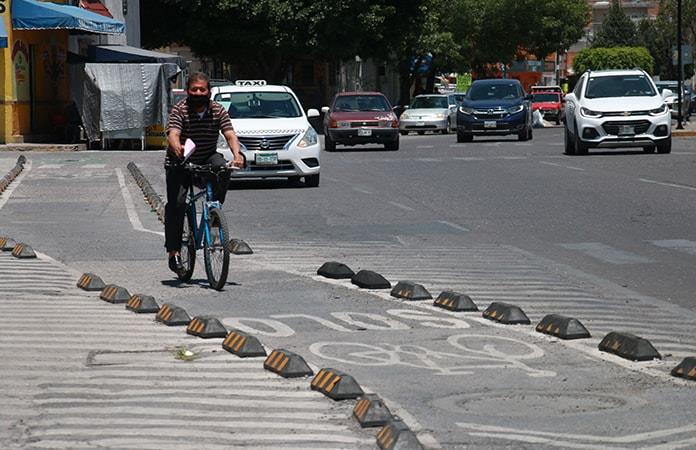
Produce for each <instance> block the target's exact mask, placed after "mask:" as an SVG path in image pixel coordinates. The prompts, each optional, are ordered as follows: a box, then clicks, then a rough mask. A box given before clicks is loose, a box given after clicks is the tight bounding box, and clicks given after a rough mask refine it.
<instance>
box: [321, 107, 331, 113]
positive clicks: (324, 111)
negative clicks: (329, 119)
mask: <svg viewBox="0 0 696 450" xmlns="http://www.w3.org/2000/svg"><path fill="white" fill-rule="evenodd" d="M321 112H323V113H324V114H327V113H328V112H329V107H328V106H322V107H321Z"/></svg>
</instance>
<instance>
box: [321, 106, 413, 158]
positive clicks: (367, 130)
mask: <svg viewBox="0 0 696 450" xmlns="http://www.w3.org/2000/svg"><path fill="white" fill-rule="evenodd" d="M321 110H322V112H323V113H324V149H325V150H326V151H328V152H330V151H334V150H336V145H337V144H340V145H357V144H383V145H384V147H385V148H386V149H387V150H398V149H399V120H398V119H397V117H396V115H395V114H394V112H393V111H392V106H391V104H390V103H389V100H387V97H385V96H384V95H383V94H381V93H379V92H342V93H340V94H336V96H335V97H334V99H333V101H332V102H331V106H330V107H328V106H325V107H323V108H322V109H321Z"/></svg>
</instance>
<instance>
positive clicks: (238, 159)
mask: <svg viewBox="0 0 696 450" xmlns="http://www.w3.org/2000/svg"><path fill="white" fill-rule="evenodd" d="M229 167H230V168H231V169H243V168H244V167H246V159H244V157H243V156H242V155H241V154H238V155H235V156H234V159H233V160H232V161H230V163H229Z"/></svg>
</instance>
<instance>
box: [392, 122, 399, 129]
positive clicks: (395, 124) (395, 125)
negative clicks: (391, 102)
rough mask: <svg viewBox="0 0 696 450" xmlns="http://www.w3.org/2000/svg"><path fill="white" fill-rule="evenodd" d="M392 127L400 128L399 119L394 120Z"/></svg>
mask: <svg viewBox="0 0 696 450" xmlns="http://www.w3.org/2000/svg"><path fill="white" fill-rule="evenodd" d="M391 127H392V128H399V121H398V120H392V123H391Z"/></svg>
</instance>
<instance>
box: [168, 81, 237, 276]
mask: <svg viewBox="0 0 696 450" xmlns="http://www.w3.org/2000/svg"><path fill="white" fill-rule="evenodd" d="M186 93H187V98H186V99H185V100H182V101H180V102H179V103H177V104H176V105H174V107H173V108H172V111H171V113H170V114H169V123H168V125H167V142H168V144H169V145H168V147H167V156H166V160H165V167H166V181H167V205H166V207H165V210H164V235H165V247H166V249H167V252H168V255H169V269H170V270H172V271H173V272H175V273H177V274H180V273H182V272H183V271H185V268H184V265H183V262H182V260H181V254H180V252H181V238H182V234H183V231H184V217H185V216H186V194H187V193H188V190H189V187H190V186H191V183H192V175H191V173H190V172H189V171H188V170H186V169H185V168H184V167H183V166H182V165H181V163H182V162H183V160H184V144H185V143H186V140H187V139H190V140H191V141H193V143H194V144H195V146H196V148H195V151H194V152H193V154H191V155H190V156H189V158H188V159H187V161H189V162H191V163H194V164H200V165H204V164H210V165H211V166H212V167H213V168H218V169H219V168H222V167H225V166H227V165H228V164H227V161H226V160H225V158H224V157H223V156H222V155H221V154H219V153H217V141H218V136H219V133H220V132H222V134H223V136H224V137H225V139H226V140H227V144H228V145H229V147H230V149H231V150H232V153H233V155H234V160H233V161H231V162H230V163H229V166H230V167H233V168H242V167H244V157H243V156H242V153H241V151H240V150H239V141H237V135H236V134H235V132H234V128H233V127H232V122H231V121H230V116H229V115H228V114H227V111H225V108H224V107H223V106H222V105H221V104H219V103H217V102H214V101H212V100H210V78H209V77H208V76H207V75H206V74H204V73H200V72H198V73H194V74H192V75H191V76H190V77H189V79H188V82H187V87H186ZM229 181H230V176H229V172H221V173H220V174H219V176H218V177H217V179H216V180H214V183H213V190H214V193H215V199H216V200H218V201H219V202H220V203H221V204H222V203H223V202H224V201H225V195H226V194H227V187H228V185H229Z"/></svg>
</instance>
